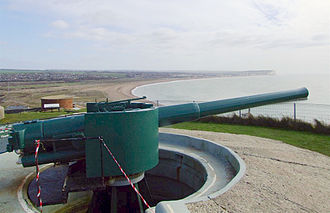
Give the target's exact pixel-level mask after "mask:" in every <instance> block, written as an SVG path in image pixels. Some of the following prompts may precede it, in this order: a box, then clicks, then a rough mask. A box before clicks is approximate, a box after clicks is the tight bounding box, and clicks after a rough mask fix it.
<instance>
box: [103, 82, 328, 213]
mask: <svg viewBox="0 0 330 213" xmlns="http://www.w3.org/2000/svg"><path fill="white" fill-rule="evenodd" d="M169 80H177V79H156V80H144V81H132V82H127V83H118V84H113V85H109V86H107V87H105V88H103V91H104V92H106V93H107V95H108V97H109V98H111V99H112V100H119V99H126V98H133V97H134V96H133V95H132V93H131V91H132V90H133V89H134V88H135V87H137V86H141V85H145V84H151V83H158V82H165V81H169ZM160 131H161V132H171V133H178V134H185V135H191V136H194V137H201V138H204V139H208V140H212V141H214V142H216V143H219V144H222V145H225V146H227V147H229V148H230V149H232V150H233V151H234V152H236V153H237V154H238V155H239V156H240V157H241V158H242V159H243V160H244V161H245V163H246V166H247V172H246V174H245V175H244V177H243V179H242V180H240V181H239V183H237V184H236V185H235V186H234V187H233V188H231V189H230V190H229V191H228V192H226V193H224V194H223V195H221V196H219V197H217V198H215V199H212V200H209V201H204V202H199V203H192V204H188V208H189V210H190V211H191V212H330V203H329V202H328V198H329V197H330V182H329V180H330V172H329V171H330V158H329V157H327V156H325V155H322V154H319V153H317V152H313V151H309V150H305V149H301V148H297V147H294V146H291V145H288V144H285V143H283V142H281V141H276V140H270V139H265V138H259V137H253V136H247V135H233V134H225V133H214V132H203V131H188V130H177V129H169V128H160Z"/></svg>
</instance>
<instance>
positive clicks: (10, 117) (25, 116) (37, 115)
mask: <svg viewBox="0 0 330 213" xmlns="http://www.w3.org/2000/svg"><path fill="white" fill-rule="evenodd" d="M83 111H86V109H81V110H78V111H70V112H66V111H59V112H58V111H53V112H50V111H48V112H22V113H13V114H6V117H5V118H4V119H1V120H0V124H6V123H17V122H20V121H30V120H36V119H47V118H55V117H58V116H60V115H71V114H72V113H75V112H83Z"/></svg>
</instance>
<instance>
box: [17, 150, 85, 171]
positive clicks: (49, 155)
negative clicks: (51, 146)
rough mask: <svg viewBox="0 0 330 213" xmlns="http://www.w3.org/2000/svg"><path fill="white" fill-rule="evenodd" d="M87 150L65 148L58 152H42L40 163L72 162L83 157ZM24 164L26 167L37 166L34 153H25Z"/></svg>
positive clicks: (39, 158)
mask: <svg viewBox="0 0 330 213" xmlns="http://www.w3.org/2000/svg"><path fill="white" fill-rule="evenodd" d="M84 157H85V150H63V151H57V152H41V153H40V154H39V155H38V163H39V164H46V163H54V162H61V163H64V162H70V161H73V160H79V159H83V158H84ZM22 165H23V166H24V167H29V166H35V158H34V154H30V155H24V156H23V157H22Z"/></svg>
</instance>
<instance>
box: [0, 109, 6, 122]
mask: <svg viewBox="0 0 330 213" xmlns="http://www.w3.org/2000/svg"><path fill="white" fill-rule="evenodd" d="M3 118H5V109H4V108H3V107H2V106H0V120H1V119H3Z"/></svg>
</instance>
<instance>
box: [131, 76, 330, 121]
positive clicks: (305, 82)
mask: <svg viewBox="0 0 330 213" xmlns="http://www.w3.org/2000/svg"><path fill="white" fill-rule="evenodd" d="M301 87H306V88H307V89H308V90H309V97H308V99H307V100H301V101H295V102H286V103H280V104H273V105H269V106H262V107H256V108H252V109H246V110H241V111H237V112H233V113H237V114H239V115H240V116H244V115H247V112H249V113H252V114H253V115H264V116H270V117H276V118H281V117H291V118H296V119H300V120H304V121H308V122H314V120H315V119H317V120H319V121H321V122H324V123H326V124H330V74H290V75H289V74H287V75H284V74H283V75H279V74H277V75H265V76H241V77H221V78H205V79H193V80H178V81H171V82H162V83H155V84H149V85H143V86H139V87H137V88H135V89H134V90H133V91H132V93H133V94H134V95H136V96H147V98H148V100H150V101H153V102H155V103H157V104H158V105H174V104H182V103H189V102H193V101H195V102H204V101H212V100H221V99H227V98H235V97H241V96H249V95H255V94H262V93H268V92H277V91H284V90H291V89H298V88H301ZM226 115H232V113H227V114H226Z"/></svg>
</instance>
